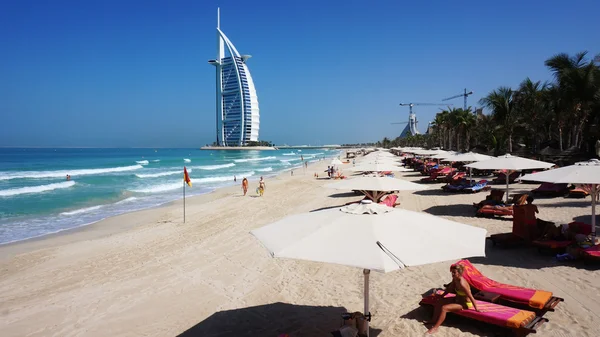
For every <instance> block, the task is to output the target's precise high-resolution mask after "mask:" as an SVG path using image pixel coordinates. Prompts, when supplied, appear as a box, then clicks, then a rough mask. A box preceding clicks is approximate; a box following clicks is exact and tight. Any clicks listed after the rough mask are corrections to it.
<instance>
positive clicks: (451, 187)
mask: <svg viewBox="0 0 600 337" xmlns="http://www.w3.org/2000/svg"><path fill="white" fill-rule="evenodd" d="M467 187H469V185H466V184H460V185H450V184H448V185H444V186H442V189H443V190H444V191H446V192H455V193H456V192H462V191H463V190H464V189H465V188H467Z"/></svg>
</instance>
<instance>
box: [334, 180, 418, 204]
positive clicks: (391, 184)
mask: <svg viewBox="0 0 600 337" xmlns="http://www.w3.org/2000/svg"><path fill="white" fill-rule="evenodd" d="M325 187H326V188H334V189H338V190H349V191H360V192H361V193H363V194H364V195H366V196H367V197H369V198H370V199H371V200H373V201H377V200H379V198H381V197H382V196H383V195H385V194H386V193H388V192H392V191H419V190H424V189H427V186H425V185H421V184H415V183H413V182H410V181H406V180H402V179H394V178H385V177H358V178H352V179H345V180H342V181H338V182H335V183H331V184H327V185H325Z"/></svg>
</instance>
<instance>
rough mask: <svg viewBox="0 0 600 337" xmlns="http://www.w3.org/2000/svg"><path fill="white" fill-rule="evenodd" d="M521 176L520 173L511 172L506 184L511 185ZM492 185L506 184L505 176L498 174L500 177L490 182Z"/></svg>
mask: <svg viewBox="0 0 600 337" xmlns="http://www.w3.org/2000/svg"><path fill="white" fill-rule="evenodd" d="M519 175H521V173H520V172H513V173H511V174H509V175H508V183H509V184H512V183H514V182H515V180H516V179H517V178H519ZM492 183H494V184H506V175H505V174H504V173H500V175H499V176H498V177H496V178H494V179H493V180H492Z"/></svg>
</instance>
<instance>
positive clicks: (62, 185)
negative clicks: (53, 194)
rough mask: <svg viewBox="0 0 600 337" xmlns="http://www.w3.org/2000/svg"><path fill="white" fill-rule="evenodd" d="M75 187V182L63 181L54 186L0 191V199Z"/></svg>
mask: <svg viewBox="0 0 600 337" xmlns="http://www.w3.org/2000/svg"><path fill="white" fill-rule="evenodd" d="M73 185H75V182H74V181H63V182H62V183H54V184H48V185H39V186H27V187H20V188H11V189H8V190H0V197H11V196H14V195H20V194H30V193H43V192H47V191H52V190H56V189H61V188H69V187H71V186H73Z"/></svg>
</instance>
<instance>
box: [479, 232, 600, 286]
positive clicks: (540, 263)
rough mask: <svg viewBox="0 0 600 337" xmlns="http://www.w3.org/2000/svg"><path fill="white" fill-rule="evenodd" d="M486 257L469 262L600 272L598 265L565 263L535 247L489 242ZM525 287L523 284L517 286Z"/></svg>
mask: <svg viewBox="0 0 600 337" xmlns="http://www.w3.org/2000/svg"><path fill="white" fill-rule="evenodd" d="M485 255H486V257H471V258H469V261H471V262H472V263H479V264H483V265H490V266H503V267H516V268H523V269H540V268H550V267H560V266H569V267H573V268H578V269H587V270H598V269H600V265H598V264H586V263H584V261H581V260H575V261H565V262H561V261H558V260H557V259H556V256H555V255H554V254H542V253H540V252H539V251H538V249H537V248H535V247H523V246H520V247H514V248H499V247H498V246H493V245H492V243H491V242H490V241H489V240H488V241H487V242H486V245H485ZM516 285H520V286H523V285H521V284H516Z"/></svg>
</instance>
